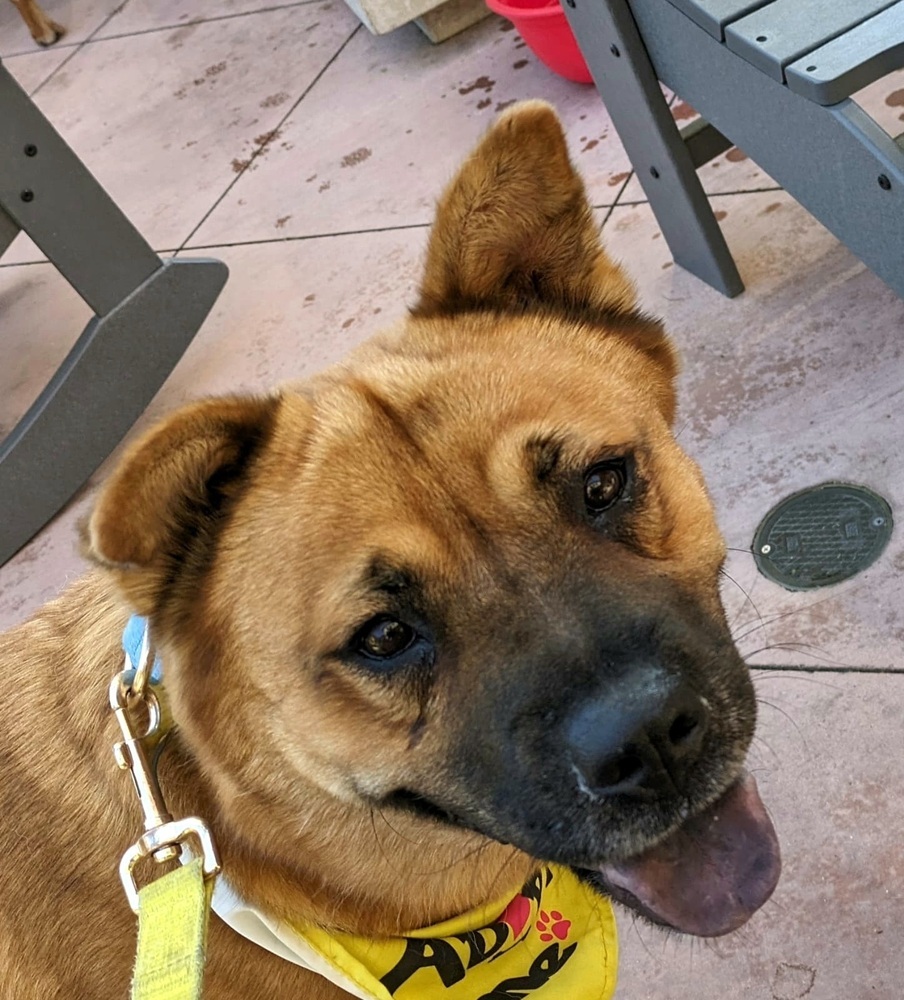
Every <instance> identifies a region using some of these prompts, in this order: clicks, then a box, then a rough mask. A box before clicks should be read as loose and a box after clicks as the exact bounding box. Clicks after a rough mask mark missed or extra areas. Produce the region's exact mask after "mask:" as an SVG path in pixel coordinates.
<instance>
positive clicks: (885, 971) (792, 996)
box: [617, 673, 904, 1000]
mask: <svg viewBox="0 0 904 1000" xmlns="http://www.w3.org/2000/svg"><path fill="white" fill-rule="evenodd" d="M757 691H758V694H759V697H760V699H761V709H760V727H759V736H758V738H757V739H756V741H755V743H754V750H753V753H752V755H751V766H752V767H753V768H754V769H755V773H756V776H757V781H758V783H759V786H760V792H761V794H762V796H763V800H764V801H765V802H766V804H767V806H768V807H769V809H770V811H771V813H772V816H773V820H774V822H775V825H776V829H777V831H778V834H779V838H780V840H781V843H782V851H783V861H784V870H783V873H782V879H781V881H780V882H779V886H778V889H777V890H776V893H775V895H774V897H773V899H772V900H770V901H769V902H768V903H767V904H766V906H765V907H764V908H763V909H762V910H761V911H760V913H758V914H757V915H756V916H754V918H753V919H752V920H751V922H750V923H749V924H748V925H747V926H745V927H744V928H743V929H742V930H740V931H738V932H737V933H735V934H733V935H730V936H728V937H726V938H719V939H717V940H714V941H710V942H703V941H699V940H692V939H689V938H680V937H675V936H672V937H671V938H669V939H667V938H666V936H665V935H664V934H663V933H662V932H661V931H658V930H655V929H653V928H650V927H647V926H642V925H641V924H640V923H639V922H638V923H637V924H635V925H634V926H632V921H631V918H630V917H629V916H627V915H626V914H624V911H621V913H620V917H621V919H620V920H619V924H620V929H621V951H622V961H621V974H620V977H619V979H620V982H619V989H618V993H617V996H618V997H624V998H625V1000H680V998H685V997H686V998H690V997H693V998H694V1000H761V998H762V1000H898V998H899V997H900V996H901V980H902V978H904V951H902V949H901V935H900V928H901V926H902V925H904V894H902V893H901V881H902V878H904V861H902V855H901V851H900V847H899V844H900V831H901V816H902V813H904V792H902V789H904V754H902V753H901V719H902V717H904V678H902V677H895V676H888V675H885V676H878V677H864V676H857V675H853V676H852V675H847V676H845V675H839V674H832V673H830V674H825V675H822V676H819V677H815V678H813V677H808V676H802V675H789V674H784V675H777V676H771V677H763V676H760V677H758V678H757Z"/></svg>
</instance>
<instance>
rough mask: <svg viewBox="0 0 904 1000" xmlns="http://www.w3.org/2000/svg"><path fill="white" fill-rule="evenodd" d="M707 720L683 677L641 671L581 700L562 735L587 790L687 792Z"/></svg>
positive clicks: (702, 703)
mask: <svg viewBox="0 0 904 1000" xmlns="http://www.w3.org/2000/svg"><path fill="white" fill-rule="evenodd" d="M708 725H709V709H708V707H707V705H706V703H705V701H703V699H701V698H700V697H699V696H698V695H697V694H696V693H695V692H694V691H693V690H691V688H690V687H688V686H687V685H686V684H685V683H683V682H681V681H675V680H674V679H673V678H668V677H665V676H664V675H662V674H661V673H659V672H658V671H639V672H636V673H633V672H632V674H630V675H628V676H627V677H625V678H623V679H622V680H621V681H620V682H619V683H617V684H616V685H614V686H613V687H612V688H611V689H610V690H609V691H607V692H606V694H605V695H602V696H599V697H597V698H594V699H593V700H590V701H587V702H584V703H583V704H582V705H580V706H579V707H578V708H577V710H576V711H575V712H574V713H573V714H572V715H571V717H570V718H569V720H568V721H567V723H566V729H565V738H566V741H567V743H568V746H569V750H570V752H571V757H572V761H573V763H574V767H575V769H576V771H577V773H578V780H579V782H580V784H581V786H582V787H583V788H584V789H585V790H586V791H588V792H590V793H591V794H594V795H606V796H610V795H628V796H632V797H634V798H654V797H656V796H657V795H660V794H663V793H669V792H672V793H674V792H675V791H679V792H680V791H683V788H682V785H683V775H684V773H686V771H687V768H688V766H689V765H691V764H693V763H694V761H695V760H696V759H697V756H698V755H699V752H700V747H701V745H702V743H703V738H704V735H705V734H706V730H707V727H708Z"/></svg>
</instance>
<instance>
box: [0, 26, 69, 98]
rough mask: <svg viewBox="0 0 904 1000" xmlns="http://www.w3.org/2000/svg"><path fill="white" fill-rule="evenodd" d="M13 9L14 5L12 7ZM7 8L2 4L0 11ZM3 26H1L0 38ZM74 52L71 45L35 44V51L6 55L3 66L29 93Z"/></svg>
mask: <svg viewBox="0 0 904 1000" xmlns="http://www.w3.org/2000/svg"><path fill="white" fill-rule="evenodd" d="M10 9H12V7H10ZM5 12H6V9H5V8H4V7H2V6H0V13H4V14H5ZM2 37H3V28H2V27H0V38H2ZM72 53H73V48H72V47H71V46H65V47H64V46H61V45H54V46H51V47H50V48H48V49H42V48H39V47H38V46H37V45H36V46H35V49H34V52H26V53H24V54H23V55H19V56H4V57H3V67H4V69H7V70H9V72H10V74H11V75H12V77H13V79H14V80H15V81H16V83H18V84H19V86H20V87H21V88H22V89H23V90H24V91H25V92H26V93H28V94H30V93H32V92H33V91H34V90H35V88H36V87H38V86H39V85H40V84H42V83H43V82H44V81H45V80H46V79H47V77H48V76H50V74H51V73H53V72H54V70H56V69H57V68H58V67H59V65H60V64H61V63H62V62H64V61H65V60H66V59H68V58H69V56H71V55H72Z"/></svg>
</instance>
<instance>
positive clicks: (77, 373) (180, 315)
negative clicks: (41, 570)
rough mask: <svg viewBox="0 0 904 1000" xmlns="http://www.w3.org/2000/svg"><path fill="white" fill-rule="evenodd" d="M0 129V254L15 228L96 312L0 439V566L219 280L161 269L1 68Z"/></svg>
mask: <svg viewBox="0 0 904 1000" xmlns="http://www.w3.org/2000/svg"><path fill="white" fill-rule="evenodd" d="M0 121H2V123H3V130H2V134H0V251H2V249H5V247H6V246H7V245H8V244H9V242H10V241H11V240H12V239H13V237H14V236H15V234H16V233H17V232H18V231H19V230H20V229H22V230H24V231H25V232H26V233H28V235H29V236H30V237H31V238H32V239H33V240H34V241H35V243H37V245H38V246H39V247H40V248H41V249H42V250H43V251H44V252H45V253H46V254H47V257H48V259H49V261H50V263H51V264H53V265H54V267H56V268H57V269H58V270H59V271H60V272H61V273H62V274H63V276H64V277H65V278H66V279H67V280H68V281H69V283H70V284H71V285H72V286H73V288H74V289H75V290H76V291H77V292H78V293H79V295H80V296H81V297H82V298H83V299H84V300H85V302H87V303H88V305H89V306H90V307H91V308H92V309H93V310H94V312H95V314H96V316H95V318H94V319H93V320H91V322H90V323H89V324H88V326H87V327H86V328H85V330H84V332H83V333H82V335H81V337H80V338H79V340H78V341H77V343H76V344H75V346H74V347H73V348H72V350H71V351H70V352H69V355H68V356H67V357H66V359H65V361H64V362H63V364H62V365H61V366H60V368H59V370H58V371H57V372H56V374H55V375H54V376H53V378H52V379H51V380H50V383H49V384H48V385H47V387H46V388H45V389H44V391H43V392H42V393H41V395H40V396H39V397H38V399H37V400H36V401H35V403H34V404H33V405H32V406H31V408H30V409H29V410H28V412H27V413H26V414H25V416H24V417H22V419H21V420H20V421H19V423H18V424H17V425H16V426H15V427H14V428H13V430H12V431H11V432H10V433H9V435H8V436H7V437H6V439H5V440H3V441H0V512H2V516H0V564H2V563H4V562H5V561H6V560H7V559H9V557H10V556H12V555H13V554H14V553H15V552H16V551H17V550H18V549H20V548H21V547H22V546H23V545H24V544H25V543H26V542H27V541H28V540H29V539H30V538H31V537H32V536H33V535H34V534H35V533H36V532H37V531H39V530H40V529H41V528H42V527H43V526H44V525H45V524H46V523H47V522H48V521H49V520H50V518H52V517H53V516H54V514H56V513H57V511H59V510H60V508H61V507H62V506H63V505H64V504H65V503H66V502H67V501H68V500H69V499H70V498H71V497H72V496H73V495H74V494H75V493H76V491H77V490H78V489H79V488H80V487H81V486H82V485H83V484H84V483H85V481H86V480H87V479H88V477H89V476H90V475H91V473H92V472H93V471H94V470H95V469H96V468H97V466H98V465H100V463H101V462H102V461H103V460H104V459H105V458H106V457H107V455H109V454H110V452H111V451H112V450H113V448H115V447H116V445H117V444H118V443H119V441H120V440H121V439H122V438H123V437H124V436H125V434H126V432H127V431H128V430H129V428H130V427H131V426H132V425H133V424H134V422H135V421H136V420H137V419H138V417H139V416H140V415H141V413H142V411H143V410H144V409H145V407H146V406H147V404H148V403H149V402H150V401H151V399H152V398H153V396H154V395H155V394H156V392H157V390H158V389H159V388H160V386H161V385H163V382H164V381H165V380H166V378H167V376H168V375H169V373H170V372H171V371H172V369H173V367H174V366H175V364H176V362H177V361H178V360H179V358H180V357H181V356H182V354H183V352H184V351H185V349H186V348H187V347H188V345H189V344H190V343H191V341H192V338H193V337H194V335H195V334H196V333H197V331H198V329H199V327H200V326H201V323H202V322H203V321H204V318H205V316H206V315H207V313H208V312H209V311H210V309H211V307H212V306H213V304H214V302H215V301H216V298H217V296H218V295H219V293H220V290H221V288H222V287H223V285H224V283H225V281H226V277H227V273H228V272H227V270H226V266H225V265H224V264H221V263H220V262H219V261H214V260H204V261H199V260H173V261H168V262H164V261H162V260H161V259H160V258H159V257H158V256H157V254H156V253H154V251H153V250H152V249H151V247H150V246H149V245H148V243H147V242H146V241H145V240H144V238H143V237H142V236H141V234H140V233H139V232H138V230H137V229H135V227H134V226H133V225H132V224H131V223H130V222H129V220H128V219H127V218H126V216H125V215H124V214H123V213H122V212H121V211H120V210H119V208H118V207H117V205H116V204H115V203H114V202H113V200H112V199H111V198H110V196H109V195H108V194H107V192H106V191H105V190H104V189H103V187H101V185H100V184H98V182H97V181H96V180H95V179H94V177H93V176H92V175H91V173H90V172H89V171H88V169H87V168H86V167H85V166H84V164H83V163H82V162H81V161H80V160H79V158H78V157H77V156H76V155H75V153H73V151H72V150H71V149H70V148H69V147H68V146H67V145H66V143H65V142H64V141H63V139H62V138H61V137H60V136H59V135H58V134H57V132H56V130H55V129H54V128H53V126H52V125H51V124H50V122H48V121H47V119H46V118H45V117H44V116H43V115H42V114H41V112H40V111H38V109H37V107H35V105H34V104H33V103H32V102H31V101H30V100H29V98H28V96H27V94H25V92H24V91H23V90H22V89H21V88H20V87H19V85H18V84H17V83H16V82H15V81H14V80H13V78H12V77H11V76H10V75H9V73H8V72H7V71H6V70H5V69H4V68H3V66H2V65H0Z"/></svg>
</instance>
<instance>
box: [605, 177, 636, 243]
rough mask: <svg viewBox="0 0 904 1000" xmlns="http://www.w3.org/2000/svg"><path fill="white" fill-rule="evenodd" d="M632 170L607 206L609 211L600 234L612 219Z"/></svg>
mask: <svg viewBox="0 0 904 1000" xmlns="http://www.w3.org/2000/svg"><path fill="white" fill-rule="evenodd" d="M634 173H635V171H634V169H633V168H632V169H631V170H630V171H629V172H628V176H627V177H626V178H625V182H624V184H622V186H621V187H620V188H619V189H618V194H617V195H616V196H615V201H613V202H612V204H611V205H610V206H609V211H608V212H606V217H605V218H604V219H603V224H602V225H601V226H600V232H601V233H602V231H603V230H604V229H605V228H606V223H607V222H608V221H609V220H610V219H611V218H612V213H613V212H614V211H615V206H616V205H618V204H619V198H621V196H622V195H623V194H624V193H625V188H626V187H627V186H628V185H629V184H630V183H631V178H632V177H633V176H634Z"/></svg>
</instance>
